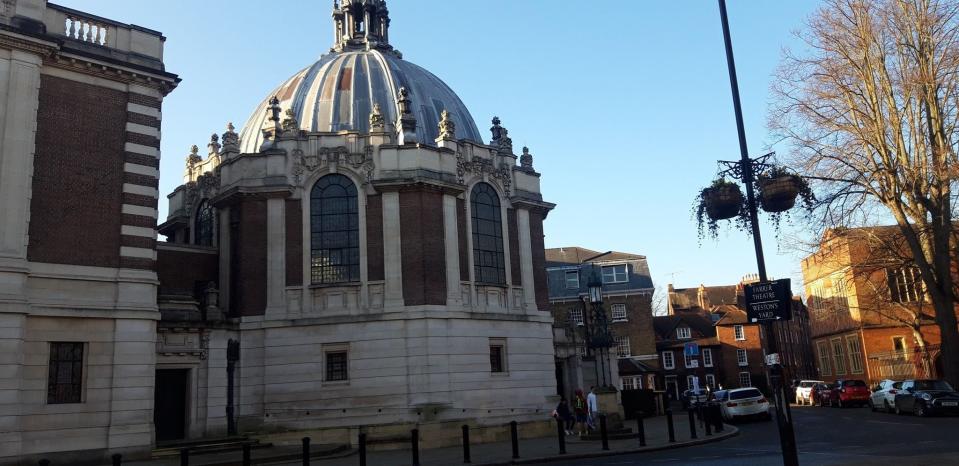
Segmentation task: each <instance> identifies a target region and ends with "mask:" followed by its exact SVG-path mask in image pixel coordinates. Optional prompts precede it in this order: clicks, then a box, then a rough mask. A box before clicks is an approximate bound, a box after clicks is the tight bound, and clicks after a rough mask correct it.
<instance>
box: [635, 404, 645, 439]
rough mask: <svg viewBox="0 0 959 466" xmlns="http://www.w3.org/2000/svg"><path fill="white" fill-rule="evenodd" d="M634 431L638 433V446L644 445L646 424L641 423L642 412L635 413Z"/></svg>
mask: <svg viewBox="0 0 959 466" xmlns="http://www.w3.org/2000/svg"><path fill="white" fill-rule="evenodd" d="M636 432H638V433H639V446H641V447H645V446H646V426H644V425H643V412H642V411H639V412H637V413H636Z"/></svg>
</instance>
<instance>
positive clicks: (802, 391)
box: [796, 380, 825, 405]
mask: <svg viewBox="0 0 959 466" xmlns="http://www.w3.org/2000/svg"><path fill="white" fill-rule="evenodd" d="M819 383H825V382H823V381H822V380H800V381H799V385H798V386H796V404H800V405H806V404H808V405H812V388H813V387H815V386H816V384H819Z"/></svg>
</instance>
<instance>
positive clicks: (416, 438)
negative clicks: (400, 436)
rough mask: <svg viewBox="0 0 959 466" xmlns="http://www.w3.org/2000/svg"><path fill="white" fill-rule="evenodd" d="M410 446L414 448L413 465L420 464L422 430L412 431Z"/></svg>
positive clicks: (417, 465) (418, 465)
mask: <svg viewBox="0 0 959 466" xmlns="http://www.w3.org/2000/svg"><path fill="white" fill-rule="evenodd" d="M410 446H411V447H412V448H413V466H420V430H419V429H413V430H412V431H410Z"/></svg>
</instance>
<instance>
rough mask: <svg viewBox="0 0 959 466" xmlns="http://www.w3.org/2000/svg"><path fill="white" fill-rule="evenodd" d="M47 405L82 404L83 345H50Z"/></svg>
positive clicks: (57, 343)
mask: <svg viewBox="0 0 959 466" xmlns="http://www.w3.org/2000/svg"><path fill="white" fill-rule="evenodd" d="M48 370H49V374H48V379H47V403H48V404H64V403H82V402H83V343H62V342H56V343H50V365H49V368H48Z"/></svg>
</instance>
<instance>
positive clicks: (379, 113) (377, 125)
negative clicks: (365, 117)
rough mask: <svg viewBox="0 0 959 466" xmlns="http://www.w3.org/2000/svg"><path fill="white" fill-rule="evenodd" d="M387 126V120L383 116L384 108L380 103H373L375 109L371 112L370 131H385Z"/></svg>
mask: <svg viewBox="0 0 959 466" xmlns="http://www.w3.org/2000/svg"><path fill="white" fill-rule="evenodd" d="M384 128H386V120H385V119H384V118H383V110H382V109H380V104H373V111H372V112H370V131H383V129H384Z"/></svg>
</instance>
